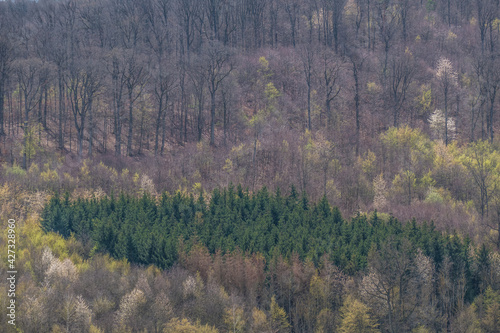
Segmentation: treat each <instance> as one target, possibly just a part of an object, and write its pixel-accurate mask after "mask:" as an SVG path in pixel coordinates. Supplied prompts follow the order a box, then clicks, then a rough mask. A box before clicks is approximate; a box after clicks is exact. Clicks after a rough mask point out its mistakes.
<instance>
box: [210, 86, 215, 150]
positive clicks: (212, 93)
mask: <svg viewBox="0 0 500 333" xmlns="http://www.w3.org/2000/svg"><path fill="white" fill-rule="evenodd" d="M214 132H215V88H214V87H213V86H212V91H210V145H211V146H215V133H214Z"/></svg>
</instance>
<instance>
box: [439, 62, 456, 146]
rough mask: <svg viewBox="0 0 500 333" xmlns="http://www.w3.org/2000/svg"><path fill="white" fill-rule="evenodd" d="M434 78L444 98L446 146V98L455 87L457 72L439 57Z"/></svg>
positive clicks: (446, 135)
mask: <svg viewBox="0 0 500 333" xmlns="http://www.w3.org/2000/svg"><path fill="white" fill-rule="evenodd" d="M436 78H437V80H438V83H439V86H440V87H441V89H442V92H443V98H444V142H445V144H446V145H448V96H449V94H450V90H451V89H452V87H454V86H456V85H457V78H458V75H457V72H455V71H454V70H453V65H452V63H451V61H450V60H449V59H447V58H445V57H441V58H440V59H439V61H438V64H437V68H436Z"/></svg>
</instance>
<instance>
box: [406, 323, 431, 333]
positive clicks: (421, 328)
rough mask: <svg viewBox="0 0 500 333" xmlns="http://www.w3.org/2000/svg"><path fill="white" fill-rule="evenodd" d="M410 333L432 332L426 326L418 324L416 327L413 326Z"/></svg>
mask: <svg viewBox="0 0 500 333" xmlns="http://www.w3.org/2000/svg"><path fill="white" fill-rule="evenodd" d="M411 333H432V331H431V330H430V329H428V328H427V327H425V326H423V325H420V326H418V327H417V328H414V329H413V330H412V331H411Z"/></svg>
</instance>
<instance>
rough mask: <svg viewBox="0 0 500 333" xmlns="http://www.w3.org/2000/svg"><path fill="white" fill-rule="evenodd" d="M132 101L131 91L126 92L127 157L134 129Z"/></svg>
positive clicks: (129, 154)
mask: <svg viewBox="0 0 500 333" xmlns="http://www.w3.org/2000/svg"><path fill="white" fill-rule="evenodd" d="M133 103H134V101H133V99H132V90H129V92H128V108H129V110H128V138H127V155H128V156H131V155H132V134H133V132H132V131H133V127H134V114H133V112H132V111H133Z"/></svg>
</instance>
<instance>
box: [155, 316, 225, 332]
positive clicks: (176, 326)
mask: <svg viewBox="0 0 500 333" xmlns="http://www.w3.org/2000/svg"><path fill="white" fill-rule="evenodd" d="M163 332H165V333H218V332H219V331H218V330H217V329H216V328H213V327H210V326H208V325H201V324H199V323H196V324H192V323H191V322H190V321H189V320H187V319H186V318H183V319H179V318H173V319H172V320H170V321H169V322H168V323H167V324H166V325H165V329H164V330H163Z"/></svg>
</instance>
